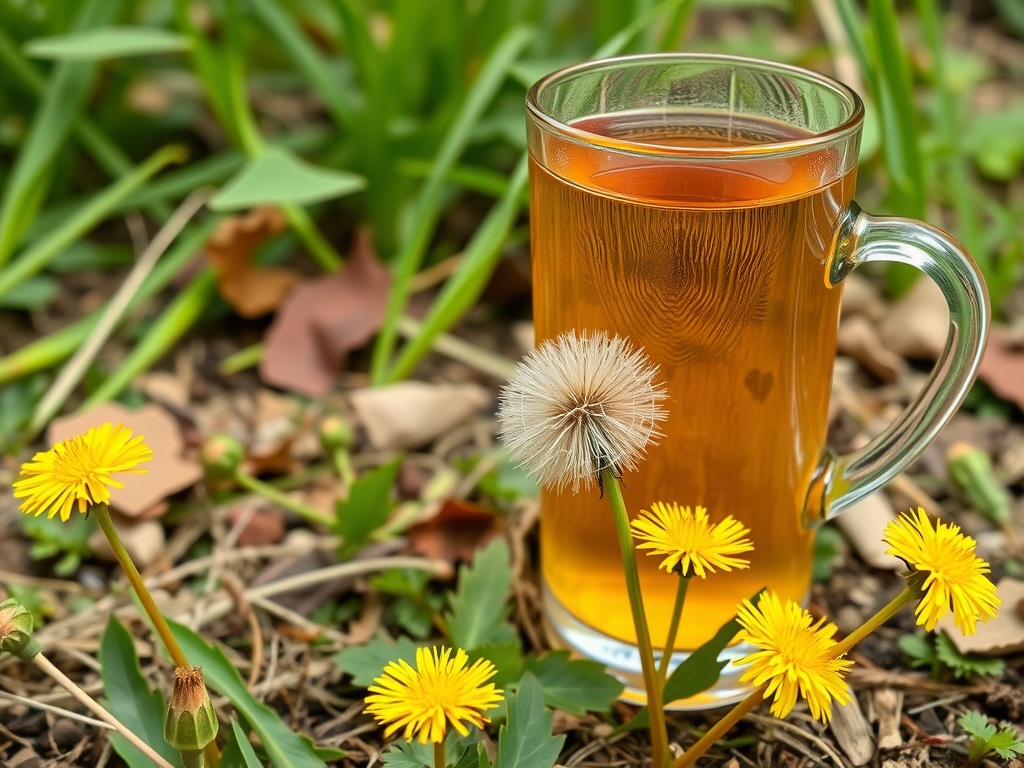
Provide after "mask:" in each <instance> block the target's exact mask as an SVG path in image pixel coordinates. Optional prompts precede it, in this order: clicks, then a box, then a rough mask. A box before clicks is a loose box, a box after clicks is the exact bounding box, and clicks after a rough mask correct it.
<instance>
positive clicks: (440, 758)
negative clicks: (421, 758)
mask: <svg viewBox="0 0 1024 768" xmlns="http://www.w3.org/2000/svg"><path fill="white" fill-rule="evenodd" d="M447 765H448V763H447V761H446V760H445V758H444V742H443V741H435V742H434V768H446V766H447Z"/></svg>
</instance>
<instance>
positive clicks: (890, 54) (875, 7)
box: [868, 0, 927, 219]
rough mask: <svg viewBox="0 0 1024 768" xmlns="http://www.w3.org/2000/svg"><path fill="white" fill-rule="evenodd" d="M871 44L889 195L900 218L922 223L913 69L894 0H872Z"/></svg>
mask: <svg viewBox="0 0 1024 768" xmlns="http://www.w3.org/2000/svg"><path fill="white" fill-rule="evenodd" d="M868 16H869V19H870V21H871V30H872V37H873V40H872V42H873V43H874V53H875V61H876V68H877V72H878V77H877V80H876V82H877V83H878V85H879V87H880V88H879V90H880V92H879V94H878V97H879V99H878V102H879V109H880V111H881V118H882V131H883V143H882V151H883V154H884V157H885V159H886V166H887V168H888V171H889V176H890V180H891V182H892V184H893V186H894V187H895V189H894V190H893V192H894V193H895V194H893V195H890V198H891V199H892V201H893V203H894V204H895V205H896V206H898V208H899V209H900V213H902V214H904V215H906V216H911V217H914V218H918V219H920V218H923V217H924V214H925V204H926V200H927V193H926V189H925V181H924V165H923V162H922V160H921V149H920V147H919V145H918V143H917V137H918V135H919V129H918V125H917V113H916V110H915V107H914V93H913V88H912V85H911V80H910V68H909V65H908V62H907V58H906V54H905V53H904V51H903V46H902V44H901V42H900V34H899V19H898V18H897V17H896V9H895V8H894V7H893V4H892V2H891V0H869V2H868Z"/></svg>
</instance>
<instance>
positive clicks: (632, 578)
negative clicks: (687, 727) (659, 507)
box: [601, 469, 668, 768]
mask: <svg viewBox="0 0 1024 768" xmlns="http://www.w3.org/2000/svg"><path fill="white" fill-rule="evenodd" d="M601 481H602V485H603V488H604V492H605V493H606V494H607V495H608V503H609V504H611V507H612V513H613V517H614V518H615V529H616V531H617V532H618V534H619V547H620V548H621V550H622V565H623V567H624V570H625V574H626V590H627V592H628V593H629V607H630V610H631V611H632V612H633V625H634V627H635V628H636V645H637V650H638V651H639V653H640V666H641V668H642V669H643V675H644V687H645V688H646V689H647V710H648V713H649V715H650V729H651V765H652V766H654V768H664V766H665V764H666V759H667V757H668V730H667V728H666V726H665V705H664V704H663V703H662V700H661V685H660V684H659V682H658V672H657V670H656V669H655V666H654V648H653V646H652V645H651V633H650V630H649V629H648V628H647V616H646V615H645V613H644V601H643V595H641V594H640V572H639V571H638V570H637V566H636V552H635V551H634V549H633V537H632V535H631V534H630V532H629V513H628V512H626V502H625V500H624V499H623V498H622V488H620V487H619V480H618V478H617V477H615V474H614V473H613V472H612V470H610V469H604V470H602V471H601Z"/></svg>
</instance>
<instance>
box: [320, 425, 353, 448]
mask: <svg viewBox="0 0 1024 768" xmlns="http://www.w3.org/2000/svg"><path fill="white" fill-rule="evenodd" d="M320 445H321V446H322V447H323V449H324V451H325V452H327V453H333V452H334V451H347V450H348V449H349V448H351V447H352V428H351V427H350V426H349V425H348V424H347V423H345V420H344V419H343V418H341V417H340V416H328V417H327V418H326V419H324V420H323V422H322V423H321V424H320Z"/></svg>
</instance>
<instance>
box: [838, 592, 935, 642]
mask: <svg viewBox="0 0 1024 768" xmlns="http://www.w3.org/2000/svg"><path fill="white" fill-rule="evenodd" d="M918 594H919V593H918V592H917V591H916V590H914V589H912V588H910V587H907V588H906V589H904V590H903V591H902V592H900V593H899V594H898V595H896V597H894V598H893V599H892V600H891V601H890V602H889V604H888V605H886V606H885V607H884V608H882V610H880V611H879V612H878V613H876V614H875V615H874V616H872V617H871V618H870V619H868V620H867V621H865V622H864V623H863V624H861V625H860V626H859V627H857V629H855V630H853V632H851V633H850V634H848V635H847V636H846V637H844V638H843V639H842V640H840V641H839V642H838V643H836V647H835V649H834V653H835V658H837V659H838V658H839V657H840V656H843V655H845V654H847V653H848V652H849V651H850V649H851V648H853V646H855V645H856V644H857V643H859V642H860V641H861V640H863V639H864V638H865V637H867V636H868V635H869V634H871V633H872V632H874V631H875V630H876V629H878V628H879V627H880V626H882V625H883V624H885V622H887V621H888V620H889V619H891V618H892V617H893V616H895V615H896V613H897V612H898V611H899V610H900V608H902V607H903V606H905V605H906V604H907V603H910V602H912V601H913V600H914V598H915V597H917V595H918Z"/></svg>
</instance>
